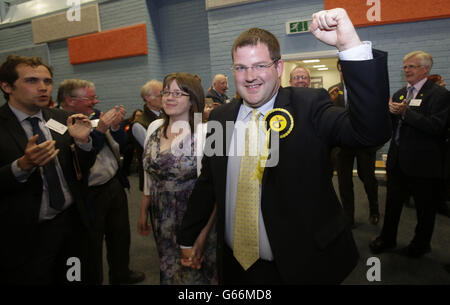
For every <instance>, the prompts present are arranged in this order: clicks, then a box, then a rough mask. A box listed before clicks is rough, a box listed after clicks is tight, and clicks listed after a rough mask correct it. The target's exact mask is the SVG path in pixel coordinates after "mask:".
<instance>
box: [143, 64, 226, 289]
mask: <svg viewBox="0 0 450 305" xmlns="http://www.w3.org/2000/svg"><path fill="white" fill-rule="evenodd" d="M162 103H163V110H164V112H163V113H164V116H163V119H160V120H156V121H154V122H153V123H152V124H150V126H149V128H148V130H147V137H146V140H145V144H144V154H143V164H144V170H145V185H144V195H143V199H142V205H141V212H140V216H139V222H138V231H139V233H140V234H142V235H147V234H149V232H150V229H151V228H152V229H153V234H154V237H155V241H156V245H157V249H158V254H159V258H160V283H161V284H165V285H171V284H175V285H180V284H189V285H195V284H203V285H204V284H217V271H216V254H215V253H216V252H215V251H216V249H215V248H216V232H215V227H214V217H215V212H213V214H212V215H211V217H210V220H209V222H208V224H207V225H206V226H205V228H204V229H203V231H202V232H201V234H200V235H199V237H198V238H197V240H196V242H195V244H194V248H195V249H196V253H203V257H202V259H203V263H202V266H201V268H200V269H191V268H189V267H184V266H182V264H181V251H180V246H179V245H178V244H177V243H176V232H177V230H178V228H179V226H180V225H181V222H182V220H183V216H184V213H185V211H186V208H187V203H188V200H189V196H190V194H191V192H192V189H193V187H194V184H195V181H196V180H197V175H198V170H199V164H200V160H201V152H200V156H198V157H197V156H196V155H197V154H198V153H197V150H196V148H197V141H199V140H203V137H202V136H201V133H195V132H194V131H195V130H197V129H198V130H203V128H202V126H200V125H199V126H197V128H195V126H194V113H200V114H201V113H202V112H203V108H204V95H203V88H202V86H201V84H200V82H199V81H198V80H197V79H195V78H194V77H193V75H191V74H188V73H171V74H169V75H167V76H166V77H165V79H164V82H163V92H162ZM199 118H200V119H199V123H201V115H199ZM149 216H150V217H149ZM149 218H150V224H151V226H150V224H149V223H148V219H149Z"/></svg>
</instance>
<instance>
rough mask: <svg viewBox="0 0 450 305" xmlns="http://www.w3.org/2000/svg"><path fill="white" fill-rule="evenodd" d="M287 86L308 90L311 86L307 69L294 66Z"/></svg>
mask: <svg viewBox="0 0 450 305" xmlns="http://www.w3.org/2000/svg"><path fill="white" fill-rule="evenodd" d="M289 84H290V85H291V87H304V88H309V86H310V85H311V77H310V75H309V71H308V69H307V68H305V67H302V66H296V67H295V68H294V69H293V70H292V71H291V74H290V78H289Z"/></svg>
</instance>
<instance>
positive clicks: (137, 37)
mask: <svg viewBox="0 0 450 305" xmlns="http://www.w3.org/2000/svg"><path fill="white" fill-rule="evenodd" d="M68 47H69V58H70V63H71V64H73V65H75V64H81V63H87V62H94V61H101V60H109V59H115V58H123V57H130V56H137V55H147V54H148V48H147V30H146V26H145V24H138V25H132V26H128V27H124V28H119V29H113V30H109V31H104V32H100V33H95V34H89V35H83V36H78V37H73V38H69V39H68Z"/></svg>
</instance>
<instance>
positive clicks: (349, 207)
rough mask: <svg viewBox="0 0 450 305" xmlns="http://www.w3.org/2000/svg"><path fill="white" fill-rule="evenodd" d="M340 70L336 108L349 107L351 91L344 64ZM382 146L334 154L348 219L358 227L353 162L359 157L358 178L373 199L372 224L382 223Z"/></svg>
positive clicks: (334, 89) (332, 90)
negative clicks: (379, 169)
mask: <svg viewBox="0 0 450 305" xmlns="http://www.w3.org/2000/svg"><path fill="white" fill-rule="evenodd" d="M337 68H338V71H339V74H340V77H341V82H340V83H339V84H336V85H334V86H332V87H330V88H329V89H328V92H330V96H331V99H332V100H333V103H334V104H335V105H336V106H339V107H343V108H346V107H347V104H348V97H347V90H346V88H345V85H344V77H343V75H342V67H341V64H340V62H339V61H338V63H337ZM378 148H379V147H367V148H349V147H339V148H335V149H334V150H333V151H332V158H333V157H334V158H335V159H334V160H333V161H335V164H336V169H337V175H338V184H339V194H340V197H341V202H342V207H343V208H344V211H345V213H346V215H347V217H348V220H349V222H350V225H351V226H352V227H353V228H354V227H355V193H354V191H353V163H354V161H355V158H356V162H357V171H358V177H359V179H360V180H361V181H362V183H363V185H364V190H365V191H366V194H367V199H368V200H369V213H370V214H369V215H370V216H369V222H370V223H371V224H374V225H376V224H378V221H379V219H380V212H379V210H378V181H377V178H376V177H375V159H376V153H377V150H378Z"/></svg>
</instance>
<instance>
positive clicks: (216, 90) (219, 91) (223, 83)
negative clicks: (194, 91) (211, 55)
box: [206, 74, 229, 104]
mask: <svg viewBox="0 0 450 305" xmlns="http://www.w3.org/2000/svg"><path fill="white" fill-rule="evenodd" d="M227 90H228V78H227V77H226V76H225V75H223V74H217V75H216V76H214V80H213V85H212V87H211V88H209V90H208V92H207V93H206V97H210V98H212V99H213V101H214V102H215V103H219V104H225V103H228V102H229V99H228V96H227V95H226V94H225V92H227Z"/></svg>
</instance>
